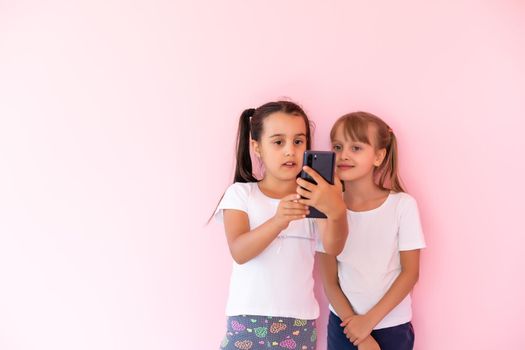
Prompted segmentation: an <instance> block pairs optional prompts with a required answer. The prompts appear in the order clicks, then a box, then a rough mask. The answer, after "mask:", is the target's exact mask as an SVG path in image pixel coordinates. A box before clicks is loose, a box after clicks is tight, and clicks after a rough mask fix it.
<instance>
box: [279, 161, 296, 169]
mask: <svg viewBox="0 0 525 350" xmlns="http://www.w3.org/2000/svg"><path fill="white" fill-rule="evenodd" d="M296 165H297V163H296V162H286V163H283V164H282V166H284V167H287V168H293V167H295V166H296Z"/></svg>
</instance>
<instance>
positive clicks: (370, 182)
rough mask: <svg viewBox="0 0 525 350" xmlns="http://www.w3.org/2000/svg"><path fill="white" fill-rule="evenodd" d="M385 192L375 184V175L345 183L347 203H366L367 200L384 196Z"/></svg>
mask: <svg viewBox="0 0 525 350" xmlns="http://www.w3.org/2000/svg"><path fill="white" fill-rule="evenodd" d="M384 193H385V191H383V190H381V189H380V188H379V187H378V186H377V185H376V184H375V183H374V178H373V174H369V176H365V177H363V178H360V179H356V180H352V181H345V192H344V199H345V202H346V203H347V204H348V203H352V202H355V201H357V202H366V201H367V200H370V199H373V198H377V197H378V196H381V195H384Z"/></svg>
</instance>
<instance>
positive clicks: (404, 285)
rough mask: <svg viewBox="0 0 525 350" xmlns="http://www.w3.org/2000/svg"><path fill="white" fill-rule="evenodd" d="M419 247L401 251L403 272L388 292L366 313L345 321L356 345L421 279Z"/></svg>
mask: <svg viewBox="0 0 525 350" xmlns="http://www.w3.org/2000/svg"><path fill="white" fill-rule="evenodd" d="M419 252H420V250H419V249H415V250H407V251H401V252H400V253H399V254H400V259H401V273H400V274H399V276H397V278H396V280H395V281H394V283H393V284H392V286H390V288H389V289H388V291H387V292H386V294H385V295H384V296H383V297H382V298H381V300H379V302H378V303H377V304H376V305H374V307H372V308H371V309H370V310H369V311H368V312H367V313H366V314H364V315H361V316H350V317H349V318H347V319H346V320H344V321H343V326H345V333H347V336H349V339H350V341H351V342H353V343H354V345H357V344H359V343H360V342H361V341H362V340H363V339H365V337H367V336H368V335H369V334H370V332H372V329H373V328H374V327H375V326H376V325H377V324H378V323H379V322H380V321H381V320H382V319H383V318H384V317H385V316H386V315H387V314H388V313H389V312H390V311H392V309H393V308H394V307H396V306H397V305H398V304H399V303H400V302H401V301H403V299H405V297H406V296H407V295H408V294H409V293H410V291H411V290H412V289H413V288H414V285H415V284H416V282H417V280H418V279H419Z"/></svg>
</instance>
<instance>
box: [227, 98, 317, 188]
mask: <svg viewBox="0 0 525 350" xmlns="http://www.w3.org/2000/svg"><path fill="white" fill-rule="evenodd" d="M276 112H282V113H286V114H290V115H294V116H298V117H302V118H303V120H304V124H305V126H306V149H310V147H311V135H310V121H309V120H308V117H307V116H306V113H305V112H304V111H303V109H302V108H301V107H300V106H299V105H297V104H295V103H293V102H290V101H277V102H268V103H265V104H263V105H262V106H260V107H259V108H256V109H253V108H250V109H246V110H245V111H244V112H242V114H241V116H240V118H239V128H238V131H237V161H236V165H235V176H234V178H233V182H255V181H258V180H257V179H256V178H255V176H254V174H253V168H252V160H251V157H250V138H251V139H253V140H255V141H260V140H261V135H262V133H263V126H264V120H265V119H266V118H267V117H268V116H270V115H271V114H273V113H276Z"/></svg>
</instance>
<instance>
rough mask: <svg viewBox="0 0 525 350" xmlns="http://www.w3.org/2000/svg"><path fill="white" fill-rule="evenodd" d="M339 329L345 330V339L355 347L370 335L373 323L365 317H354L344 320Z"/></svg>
mask: <svg viewBox="0 0 525 350" xmlns="http://www.w3.org/2000/svg"><path fill="white" fill-rule="evenodd" d="M341 327H344V328H345V329H344V333H345V334H346V337H347V338H348V339H350V341H351V342H352V343H353V344H354V345H356V346H357V345H359V344H360V343H361V342H362V341H363V340H364V339H365V338H366V337H368V336H369V335H370V333H371V332H372V329H374V323H373V322H372V321H371V320H370V318H369V317H368V316H366V315H354V316H351V317H348V318H347V319H346V320H344V321H343V322H342V323H341Z"/></svg>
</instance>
